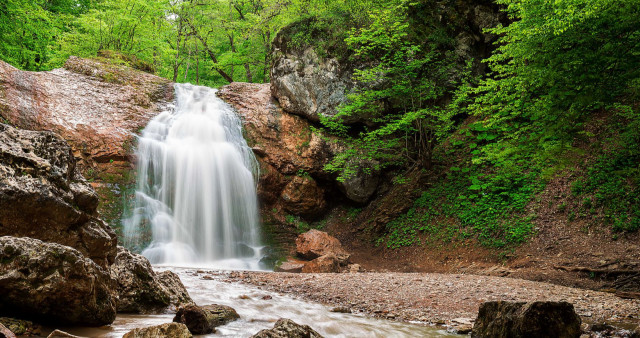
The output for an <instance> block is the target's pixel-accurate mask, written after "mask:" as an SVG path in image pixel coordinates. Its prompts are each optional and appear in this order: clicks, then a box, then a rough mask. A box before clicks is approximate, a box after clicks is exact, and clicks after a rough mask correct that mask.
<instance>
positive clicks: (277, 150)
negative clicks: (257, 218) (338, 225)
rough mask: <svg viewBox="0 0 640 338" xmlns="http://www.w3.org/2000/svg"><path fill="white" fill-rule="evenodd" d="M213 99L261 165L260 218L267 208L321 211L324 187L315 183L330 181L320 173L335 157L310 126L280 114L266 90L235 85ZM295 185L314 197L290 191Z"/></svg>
mask: <svg viewBox="0 0 640 338" xmlns="http://www.w3.org/2000/svg"><path fill="white" fill-rule="evenodd" d="M218 95H219V96H220V97H221V98H222V99H224V100H225V101H226V102H228V103H229V104H230V105H231V106H232V107H233V108H235V109H236V111H237V112H238V114H239V115H240V116H241V118H242V121H243V127H244V131H245V135H246V136H245V138H246V140H247V143H248V144H249V146H251V147H252V148H253V149H254V152H255V153H256V156H257V158H258V162H259V163H260V177H259V180H258V197H259V198H260V200H261V201H262V202H264V203H266V204H268V205H269V207H268V208H265V210H264V212H266V213H269V212H270V211H271V210H272V209H273V208H272V207H271V206H272V205H279V204H287V203H288V204H289V206H288V210H293V211H289V212H297V209H298V208H299V207H300V206H298V205H296V204H302V205H301V206H302V208H301V210H300V211H301V212H303V213H313V212H314V208H322V207H323V205H324V204H325V203H326V202H324V201H322V200H324V192H322V191H320V190H319V188H318V185H322V186H324V183H323V182H321V183H320V184H318V183H317V180H318V179H324V180H327V181H328V180H330V177H328V176H327V174H326V172H324V170H323V167H324V165H325V164H326V163H328V161H329V159H330V158H331V156H332V154H333V153H334V151H336V149H333V145H332V144H331V143H330V142H326V140H325V138H324V137H321V135H319V134H318V132H317V131H314V130H312V128H311V123H310V122H309V121H307V120H305V119H304V118H301V117H299V116H296V115H292V114H289V113H287V112H285V111H283V110H282V108H280V107H279V106H278V102H277V101H275V100H274V99H273V98H272V96H271V91H270V85H269V84H255V83H239V82H234V83H231V84H229V85H227V86H224V87H222V88H221V89H220V91H219V92H218ZM299 176H303V177H304V178H305V179H304V180H300V178H298V177H299ZM311 177H312V178H313V179H312V180H309V178H311ZM301 178H302V177H301ZM294 180H295V182H294V183H291V182H292V181H294ZM314 181H316V182H314ZM288 185H289V187H288V191H287V193H283V191H284V190H285V188H287V186H288ZM300 185H302V186H303V188H308V189H309V190H308V191H313V192H314V193H317V195H316V196H311V195H310V194H309V193H308V192H295V191H293V189H294V188H296V187H297V186H300ZM283 198H287V199H289V200H290V201H292V202H287V201H285V200H283Z"/></svg>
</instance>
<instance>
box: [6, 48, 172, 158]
mask: <svg viewBox="0 0 640 338" xmlns="http://www.w3.org/2000/svg"><path fill="white" fill-rule="evenodd" d="M172 96H173V88H172V86H171V83H170V82H169V81H168V80H166V79H163V78H161V77H158V76H155V75H151V74H148V73H145V72H141V71H138V70H134V69H132V68H129V67H125V66H122V65H116V64H110V63H108V62H100V61H96V60H90V59H81V58H77V57H73V56H72V57H70V58H69V60H68V61H67V62H66V64H65V65H64V68H60V69H54V70H52V71H49V72H27V71H21V70H18V69H16V68H14V67H12V66H11V65H9V64H7V63H5V62H2V61H0V112H1V113H0V115H2V117H3V118H4V119H6V120H7V121H8V122H9V123H11V124H13V125H14V126H17V127H20V128H22V129H29V130H47V131H53V132H55V133H57V134H59V135H61V136H62V137H63V138H64V139H65V140H67V141H68V142H69V143H70V144H71V146H72V147H73V151H74V155H75V156H76V157H80V158H82V159H83V160H84V161H85V162H87V163H93V162H98V163H108V162H110V161H111V160H123V159H127V158H128V156H129V152H130V151H131V149H130V148H131V146H132V144H133V143H132V141H134V133H136V132H137V131H138V130H139V129H141V128H143V127H144V126H146V124H147V122H148V121H149V120H150V119H151V118H152V117H153V116H155V115H156V114H157V113H158V112H159V111H162V110H164V109H165V107H166V104H167V101H168V100H171V99H172Z"/></svg>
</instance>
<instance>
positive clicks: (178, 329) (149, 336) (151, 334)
mask: <svg viewBox="0 0 640 338" xmlns="http://www.w3.org/2000/svg"><path fill="white" fill-rule="evenodd" d="M158 337H163V338H191V337H193V335H191V332H189V329H188V328H187V326H186V325H184V324H180V323H167V324H162V325H156V326H150V327H145V328H138V329H133V330H131V331H129V332H127V333H126V334H125V335H124V336H123V338H158Z"/></svg>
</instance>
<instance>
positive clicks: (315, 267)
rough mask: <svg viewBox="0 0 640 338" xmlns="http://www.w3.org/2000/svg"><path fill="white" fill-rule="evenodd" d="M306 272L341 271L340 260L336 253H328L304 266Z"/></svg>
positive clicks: (303, 270) (303, 269)
mask: <svg viewBox="0 0 640 338" xmlns="http://www.w3.org/2000/svg"><path fill="white" fill-rule="evenodd" d="M302 272H304V273H331V272H340V261H339V260H338V258H337V257H336V255H334V254H326V255H324V256H320V257H318V258H316V259H314V260H311V261H309V262H307V263H306V264H305V265H304V267H303V268H302Z"/></svg>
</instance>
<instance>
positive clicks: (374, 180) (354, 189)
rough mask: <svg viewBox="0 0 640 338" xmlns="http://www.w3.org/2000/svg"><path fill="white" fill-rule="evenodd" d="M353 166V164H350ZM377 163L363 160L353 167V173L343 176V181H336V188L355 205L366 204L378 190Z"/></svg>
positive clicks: (378, 174) (378, 173)
mask: <svg viewBox="0 0 640 338" xmlns="http://www.w3.org/2000/svg"><path fill="white" fill-rule="evenodd" d="M352 165H353V164H352ZM378 166H379V163H378V162H375V161H368V160H363V161H360V163H357V165H354V167H356V168H358V169H357V170H356V171H355V172H354V173H351V174H349V175H345V176H346V177H345V178H344V180H341V181H338V187H339V188H340V191H342V192H343V193H344V194H345V196H347V198H348V199H350V200H352V201H354V202H357V203H361V204H362V203H366V202H367V201H369V198H371V196H372V195H373V193H374V192H376V189H378V184H379V182H380V169H379V168H378Z"/></svg>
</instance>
